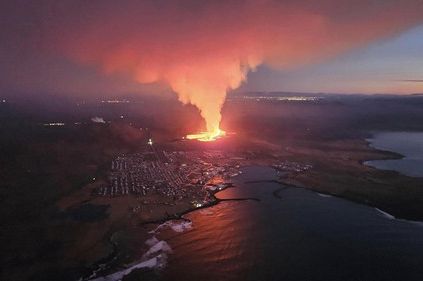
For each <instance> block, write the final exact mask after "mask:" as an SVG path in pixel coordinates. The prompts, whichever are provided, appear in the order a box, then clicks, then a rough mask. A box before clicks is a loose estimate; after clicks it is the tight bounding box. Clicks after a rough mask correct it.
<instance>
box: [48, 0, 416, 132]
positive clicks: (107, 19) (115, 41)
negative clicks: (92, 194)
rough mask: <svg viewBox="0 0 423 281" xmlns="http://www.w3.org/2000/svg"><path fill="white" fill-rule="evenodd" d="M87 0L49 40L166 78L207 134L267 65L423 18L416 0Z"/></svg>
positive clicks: (297, 62) (322, 53)
mask: <svg viewBox="0 0 423 281" xmlns="http://www.w3.org/2000/svg"><path fill="white" fill-rule="evenodd" d="M89 2H90V6H89V9H88V8H87V9H86V10H82V11H80V10H79V8H77V5H74V4H72V3H73V2H72V1H70V2H69V3H70V4H69V5H70V6H69V7H68V8H66V5H61V6H60V7H61V9H62V10H63V14H60V13H59V11H56V13H55V14H56V15H57V16H58V18H57V19H50V18H49V20H51V21H52V23H50V24H48V25H47V24H46V25H47V26H49V27H50V28H51V29H52V30H51V32H49V34H48V35H46V36H43V38H47V39H49V40H48V41H51V42H49V44H48V45H49V46H55V47H54V48H55V49H56V50H57V51H58V52H59V53H61V54H64V55H66V56H68V57H70V58H72V59H74V60H75V61H78V62H81V63H84V64H88V65H95V66H97V67H99V68H101V69H102V70H103V71H104V72H106V73H116V72H118V73H123V74H126V75H129V76H131V77H133V79H134V80H136V81H137V82H139V83H143V84H145V83H156V82H160V83H164V84H166V85H168V86H169V87H170V89H171V90H172V91H174V92H175V93H176V94H177V95H178V98H179V100H180V101H181V102H182V103H184V104H193V105H195V106H196V107H197V108H198V110H199V112H200V114H201V116H202V117H203V119H204V121H205V124H206V127H205V128H204V129H205V131H206V132H207V133H206V134H205V135H204V137H198V139H201V140H208V139H214V138H215V137H216V136H219V135H220V134H221V132H222V131H221V130H220V121H221V108H222V106H223V104H224V102H225V99H226V95H227V92H228V91H230V90H233V89H237V88H238V87H239V86H240V85H241V84H242V83H243V82H244V81H246V79H247V74H248V72H249V71H254V70H255V69H256V68H257V67H258V66H259V65H261V64H266V65H267V66H269V67H273V68H278V69H283V70H284V69H291V68H295V67H298V66H301V65H305V64H312V63H316V62H320V61H322V60H325V59H328V58H332V57H334V56H336V55H339V54H341V53H343V52H346V51H349V50H351V49H354V48H360V47H363V46H365V45H366V44H369V43H371V42H373V41H375V40H380V39H384V38H387V37H390V36H395V35H397V34H399V33H400V32H402V31H404V30H406V29H408V28H410V27H413V26H415V25H417V24H419V23H421V22H422V21H423V19H422V17H421V14H422V12H423V5H418V3H419V2H420V1H418V0H410V1H376V0H374V1H370V2H372V3H373V5H371V4H369V0H366V1H364V0H356V1H345V0H323V1H306V0H298V1H283V0H280V1H276V0H263V1H256V0H250V1H248V0H246V1H230V0H228V1H127V2H125V1H123V2H121V1H119V3H117V2H114V1H111V2H107V3H108V4H103V2H102V1H100V2H101V4H99V5H97V4H95V3H96V2H95V1H94V2H92V1H89ZM100 2H99V3H100ZM113 3H115V4H113ZM194 3H195V5H194ZM197 3H198V4H197ZM60 7H59V8H60ZM59 8H58V9H59ZM69 10H72V11H73V10H75V13H74V14H72V13H69ZM55 21H56V22H55ZM55 28H56V29H55Z"/></svg>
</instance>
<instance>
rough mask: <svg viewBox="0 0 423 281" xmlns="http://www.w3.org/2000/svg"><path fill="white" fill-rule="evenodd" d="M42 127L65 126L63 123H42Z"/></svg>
mask: <svg viewBox="0 0 423 281" xmlns="http://www.w3.org/2000/svg"><path fill="white" fill-rule="evenodd" d="M43 125H44V126H47V127H48V126H65V123H62V122H54V123H44V124H43Z"/></svg>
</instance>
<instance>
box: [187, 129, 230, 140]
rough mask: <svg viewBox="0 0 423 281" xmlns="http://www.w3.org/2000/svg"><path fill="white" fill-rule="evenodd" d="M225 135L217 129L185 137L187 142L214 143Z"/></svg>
mask: <svg viewBox="0 0 423 281" xmlns="http://www.w3.org/2000/svg"><path fill="white" fill-rule="evenodd" d="M225 135H226V133H225V131H223V130H221V129H219V128H218V129H216V130H214V131H212V132H201V133H198V134H192V135H187V136H186V138H187V139H189V140H199V141H215V140H217V139H219V138H221V137H224V136H225Z"/></svg>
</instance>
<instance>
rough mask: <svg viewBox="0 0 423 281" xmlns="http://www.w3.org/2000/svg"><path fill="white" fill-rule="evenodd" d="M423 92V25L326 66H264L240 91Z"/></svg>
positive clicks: (348, 53)
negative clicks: (290, 67) (283, 68)
mask: <svg viewBox="0 0 423 281" xmlns="http://www.w3.org/2000/svg"><path fill="white" fill-rule="evenodd" d="M263 89H264V90H266V91H291V92H327V93H364V94H374V93H382V94H386V93H387V94H410V93H411V94H412V93H423V26H417V27H414V28H411V29H409V30H406V31H404V32H403V33H401V34H399V35H398V36H393V37H392V38H387V39H385V40H380V41H376V42H374V43H372V44H370V45H368V46H365V47H363V48H359V49H358V50H352V51H350V52H347V53H345V54H342V55H339V56H337V57H334V58H332V59H329V60H327V61H324V62H322V63H318V64H315V65H309V66H305V67H300V68H298V69H293V70H289V71H278V70H275V69H270V68H268V67H260V68H259V69H258V70H257V71H256V72H253V73H251V74H250V75H249V76H248V82H247V83H246V84H245V85H243V86H242V87H241V89H240V90H245V91H261V90H263Z"/></svg>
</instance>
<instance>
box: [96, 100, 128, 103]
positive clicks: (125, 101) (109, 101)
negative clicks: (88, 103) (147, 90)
mask: <svg viewBox="0 0 423 281" xmlns="http://www.w3.org/2000/svg"><path fill="white" fill-rule="evenodd" d="M101 102H102V103H130V101H129V100H102V101H101Z"/></svg>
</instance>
